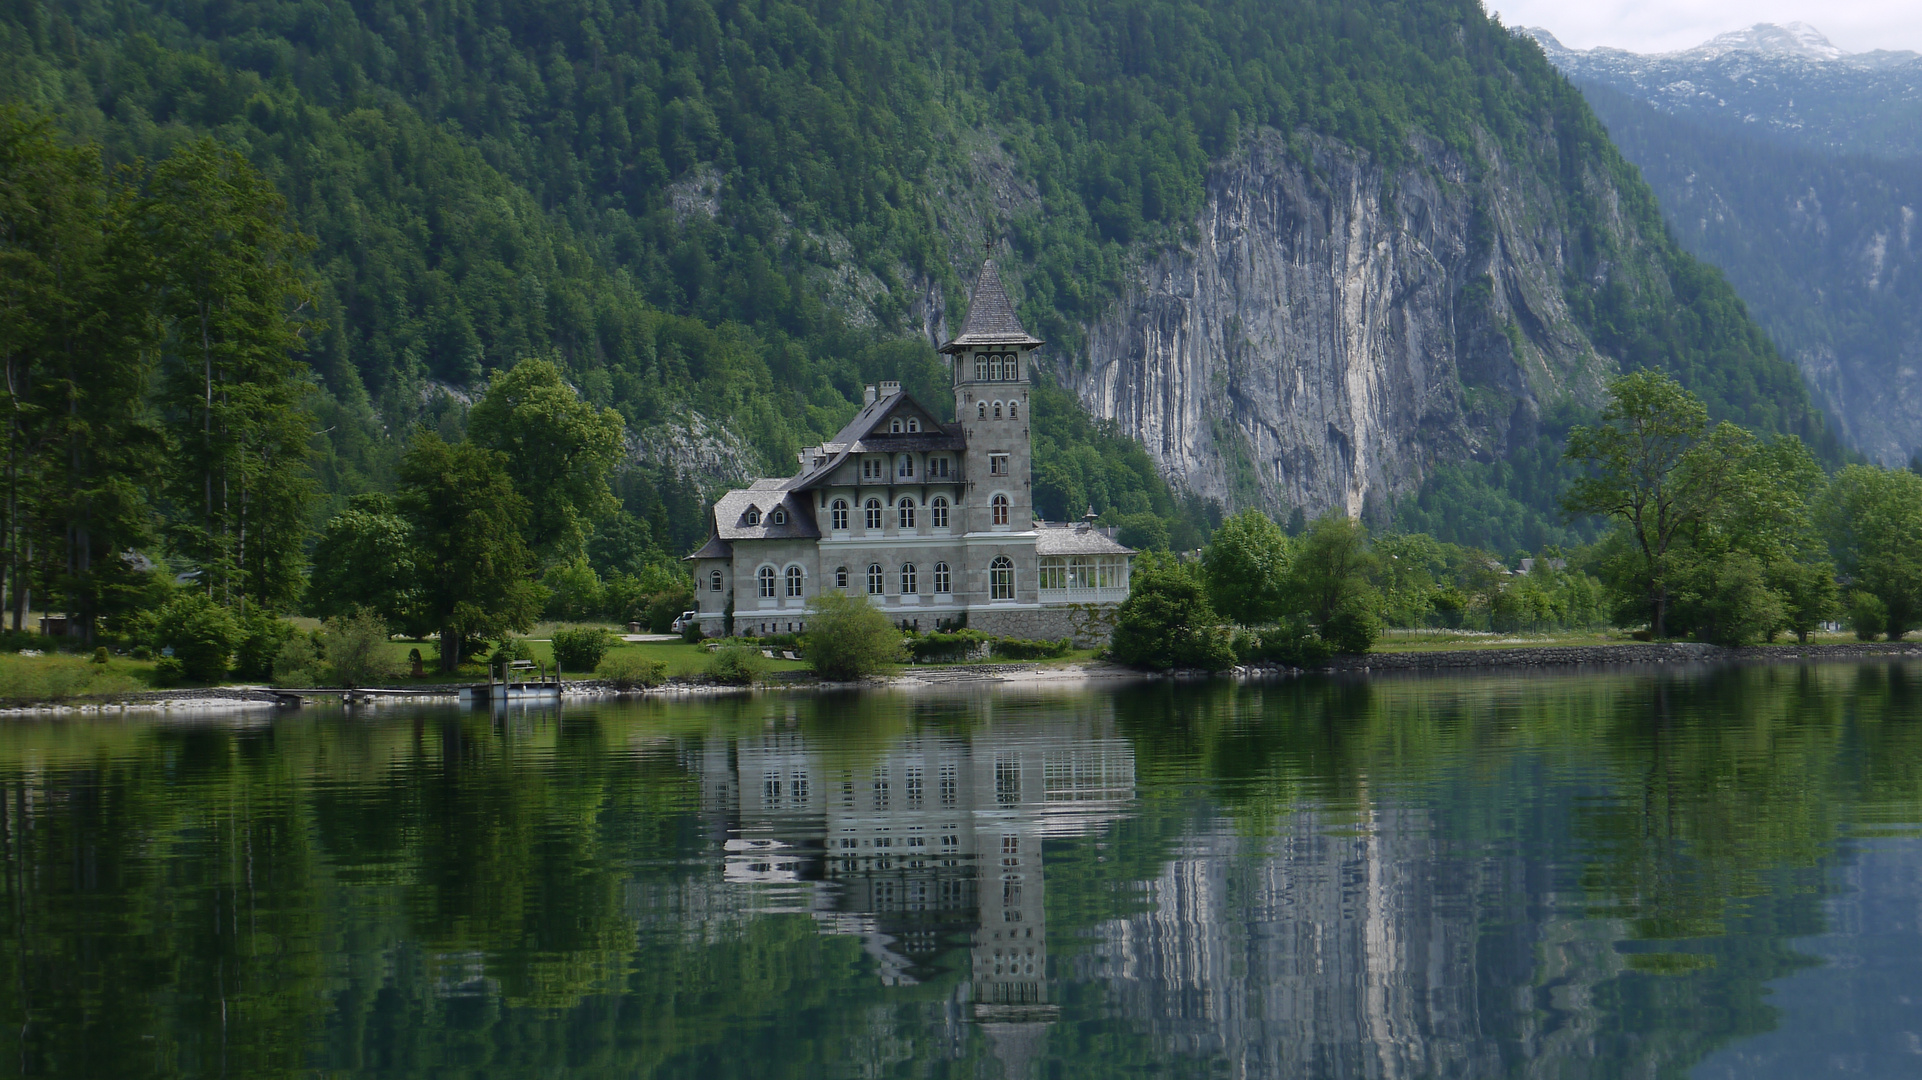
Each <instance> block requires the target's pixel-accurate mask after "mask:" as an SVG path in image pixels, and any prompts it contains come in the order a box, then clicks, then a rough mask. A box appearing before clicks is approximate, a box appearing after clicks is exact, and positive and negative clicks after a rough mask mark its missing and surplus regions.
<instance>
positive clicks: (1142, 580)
mask: <svg viewBox="0 0 1922 1080" xmlns="http://www.w3.org/2000/svg"><path fill="white" fill-rule="evenodd" d="M1108 652H1109V654H1110V655H1112V656H1113V657H1114V658H1115V659H1116V660H1117V661H1119V662H1121V663H1123V664H1127V665H1129V666H1130V667H1141V668H1152V669H1154V670H1157V671H1166V670H1168V669H1169V668H1199V669H1202V670H1205V671H1220V670H1222V669H1224V668H1228V667H1232V666H1234V662H1235V654H1234V649H1233V647H1232V642H1231V639H1230V637H1229V634H1228V631H1227V629H1226V628H1225V627H1223V626H1222V625H1221V617H1220V616H1219V615H1217V614H1216V613H1215V610H1214V608H1213V607H1211V606H1209V604H1208V595H1207V590H1206V589H1205V588H1204V587H1203V586H1202V584H1201V581H1200V580H1199V579H1198V577H1197V576H1196V575H1195V574H1194V573H1193V572H1191V571H1190V569H1189V568H1188V567H1186V566H1184V565H1182V564H1180V563H1178V562H1176V561H1174V559H1172V558H1153V557H1142V558H1137V559H1136V560H1135V565H1134V570H1133V574H1132V577H1131V580H1130V589H1129V592H1128V599H1126V600H1124V601H1122V603H1121V608H1120V610H1119V611H1117V612H1116V613H1115V629H1114V637H1113V640H1112V641H1111V642H1110V644H1109V646H1108Z"/></svg>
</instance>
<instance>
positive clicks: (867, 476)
mask: <svg viewBox="0 0 1922 1080" xmlns="http://www.w3.org/2000/svg"><path fill="white" fill-rule="evenodd" d="M887 474H888V470H887V465H886V464H885V463H884V462H880V461H876V460H874V459H873V458H862V459H861V479H863V480H879V479H881V478H882V477H884V476H886V475H887Z"/></svg>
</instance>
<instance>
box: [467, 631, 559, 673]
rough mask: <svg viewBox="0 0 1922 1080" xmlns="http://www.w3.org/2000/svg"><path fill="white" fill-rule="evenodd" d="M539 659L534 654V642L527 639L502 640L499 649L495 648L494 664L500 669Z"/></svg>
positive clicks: (512, 638)
mask: <svg viewBox="0 0 1922 1080" xmlns="http://www.w3.org/2000/svg"><path fill="white" fill-rule="evenodd" d="M463 651H464V650H463ZM470 655H472V654H470ZM538 659H540V656H539V655H537V654H536V653H535V652H534V643H533V642H531V641H529V640H527V639H526V638H515V637H511V638H504V639H502V641H501V643H500V645H499V647H497V648H495V650H494V657H493V661H492V663H493V664H494V666H495V667H499V666H500V665H501V664H503V663H507V662H509V661H513V660H538Z"/></svg>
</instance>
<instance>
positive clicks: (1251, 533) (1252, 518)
mask: <svg viewBox="0 0 1922 1080" xmlns="http://www.w3.org/2000/svg"><path fill="white" fill-rule="evenodd" d="M1289 547H1290V545H1289V542H1288V535H1287V534H1286V533H1284V532H1282V531H1281V528H1280V526H1278V525H1276V524H1275V523H1274V521H1273V519H1271V518H1269V517H1268V515H1267V514H1264V513H1262V512H1261V511H1259V510H1253V509H1250V510H1243V511H1242V512H1241V513H1239V514H1236V515H1235V516H1234V517H1231V518H1229V519H1228V520H1227V521H1224V522H1222V523H1221V527H1220V528H1218V529H1216V530H1215V534H1214V536H1213V537H1211V538H1210V539H1209V541H1208V546H1207V548H1205V549H1204V550H1203V551H1202V554H1201V577H1202V580H1203V581H1204V582H1206V584H1207V586H1208V600H1209V603H1210V604H1211V605H1212V606H1213V607H1214V609H1215V611H1216V612H1217V613H1218V614H1221V615H1224V616H1226V617H1227V618H1228V619H1230V620H1232V621H1234V622H1237V623H1240V624H1241V625H1243V626H1264V625H1267V624H1269V623H1273V622H1275V621H1277V620H1279V619H1280V618H1281V617H1282V616H1283V615H1285V614H1287V604H1288V573H1289V565H1288V562H1289V554H1290V552H1289Z"/></svg>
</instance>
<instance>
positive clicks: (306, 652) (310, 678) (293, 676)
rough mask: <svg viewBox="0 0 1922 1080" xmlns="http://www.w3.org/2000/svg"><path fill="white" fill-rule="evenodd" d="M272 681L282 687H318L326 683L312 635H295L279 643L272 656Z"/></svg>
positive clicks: (318, 652)
mask: <svg viewBox="0 0 1922 1080" xmlns="http://www.w3.org/2000/svg"><path fill="white" fill-rule="evenodd" d="M274 681H275V682H277V683H279V684H280V685H282V686H319V685H321V684H323V683H325V682H326V681H327V676H326V674H325V668H324V666H323V665H322V663H321V659H320V648H319V646H317V645H316V644H315V643H314V635H312V634H295V635H294V636H293V637H290V638H288V639H287V640H286V641H283V642H281V644H280V652H279V653H277V654H275V656H274Z"/></svg>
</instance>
